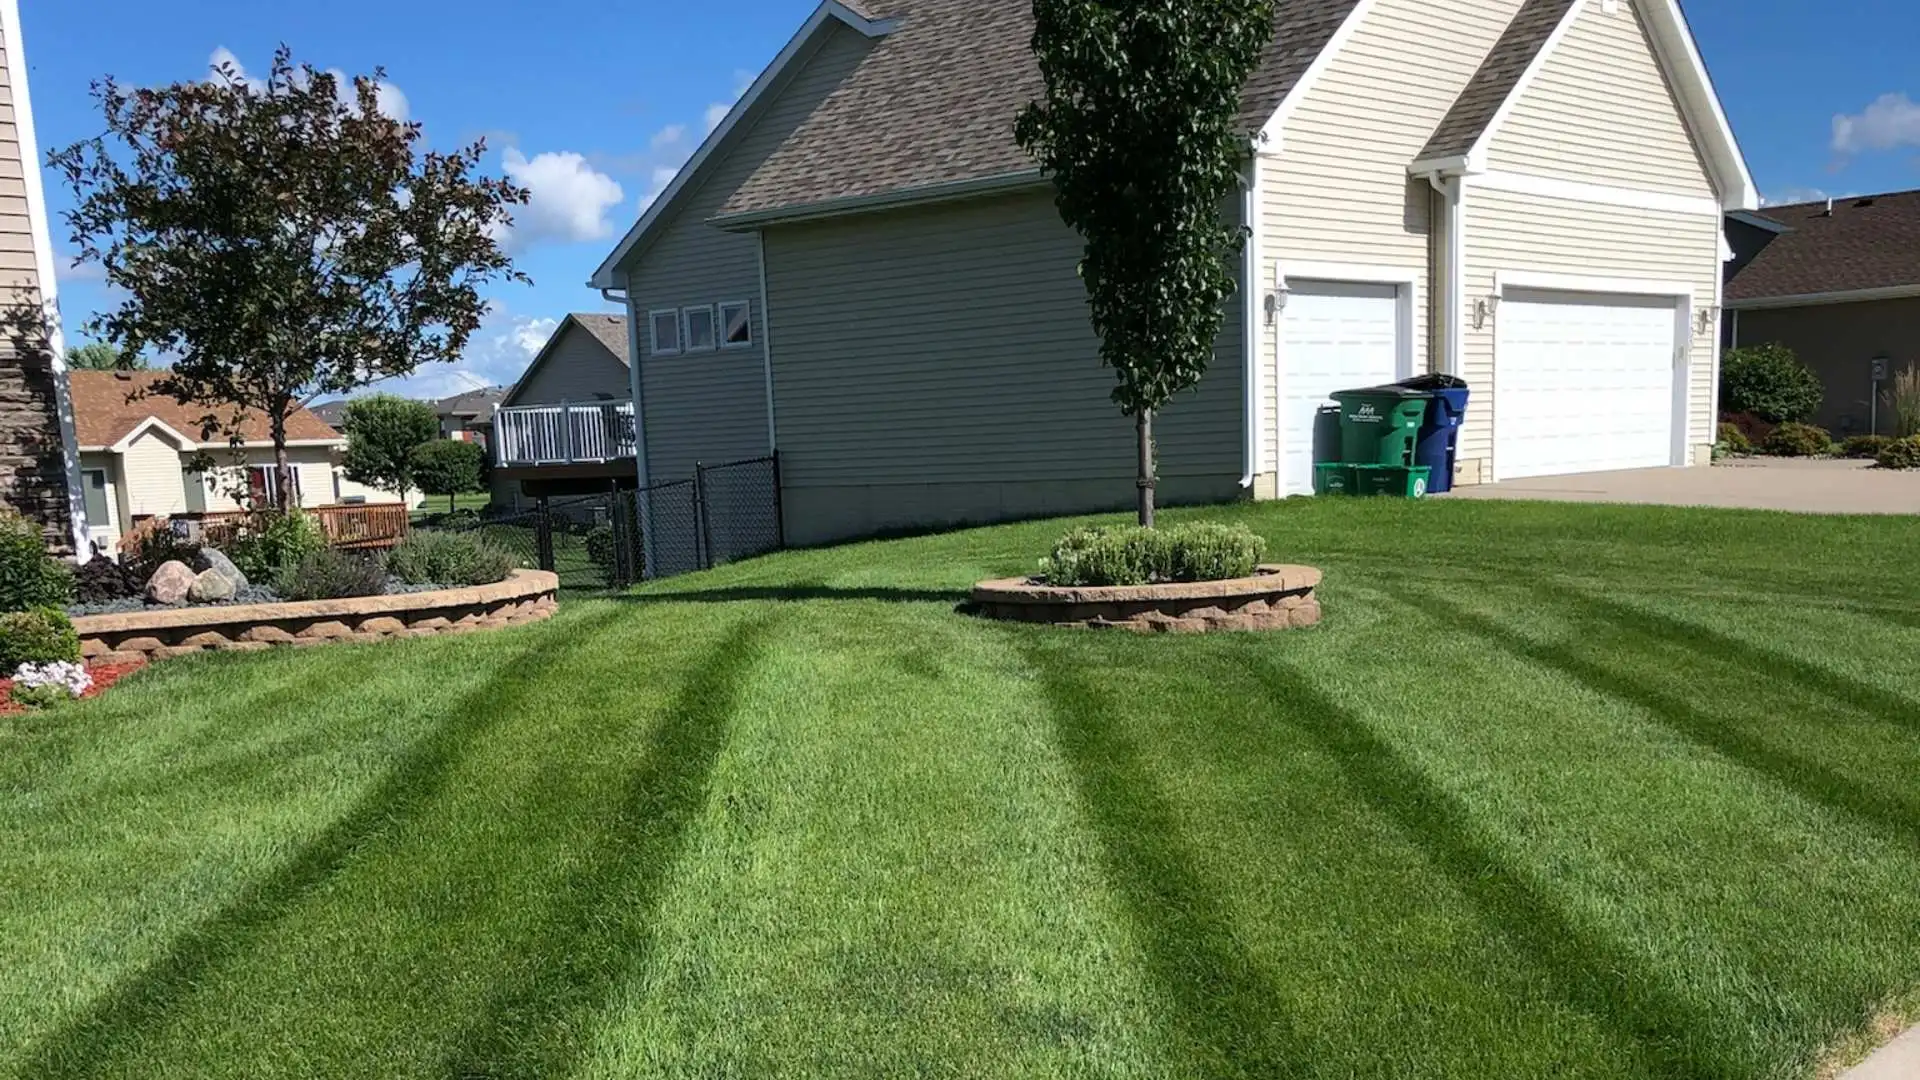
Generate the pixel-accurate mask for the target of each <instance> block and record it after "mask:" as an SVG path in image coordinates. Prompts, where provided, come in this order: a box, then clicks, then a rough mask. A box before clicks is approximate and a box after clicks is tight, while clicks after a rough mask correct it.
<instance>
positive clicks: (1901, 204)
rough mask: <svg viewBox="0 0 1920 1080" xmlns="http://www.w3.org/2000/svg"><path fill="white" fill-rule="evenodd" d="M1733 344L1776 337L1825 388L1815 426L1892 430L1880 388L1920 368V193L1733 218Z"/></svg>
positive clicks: (1729, 337)
mask: <svg viewBox="0 0 1920 1080" xmlns="http://www.w3.org/2000/svg"><path fill="white" fill-rule="evenodd" d="M1727 236H1728V239H1729V240H1731V241H1732V243H1733V249H1734V259H1733V261H1732V262H1731V263H1729V264H1728V273H1727V312H1728V317H1727V324H1726V331H1725V333H1726V343H1727V344H1728V345H1763V344H1767V343H1769V342H1778V343H1780V344H1782V345H1785V346H1787V347H1788V348H1790V349H1792V350H1793V351H1794V352H1795V353H1797V354H1799V356H1800V359H1801V360H1803V361H1805V362H1806V364H1807V365H1808V366H1809V367H1811V368H1812V369H1813V370H1814V371H1815V372H1816V373H1818V374H1819V376H1820V379H1821V381H1822V382H1823V383H1825V384H1826V388H1827V396H1826V400H1825V402H1824V403H1823V404H1822V405H1821V408H1820V412H1819V414H1818V415H1816V416H1815V417H1814V418H1813V419H1814V422H1815V423H1817V424H1819V425H1820V426H1822V427H1824V428H1827V429H1828V430H1830V431H1833V432H1834V433H1835V434H1839V435H1851V434H1856V433H1863V432H1872V431H1874V430H1875V428H1876V427H1877V428H1878V430H1879V431H1880V432H1883V433H1891V430H1892V429H1891V428H1890V427H1889V424H1890V422H1891V418H1890V417H1889V416H1888V414H1887V409H1886V408H1884V407H1883V406H1882V405H1881V404H1880V403H1879V397H1880V391H1881V390H1883V389H1884V388H1885V386H1886V384H1885V382H1884V381H1882V382H1876V381H1875V379H1874V376H1875V374H1881V375H1883V376H1884V377H1886V378H1891V377H1892V376H1893V375H1894V374H1896V373H1898V372H1899V371H1900V370H1902V369H1903V368H1908V367H1912V366H1914V365H1915V364H1920V191H1903V192H1898V193H1895V194H1890V195H1862V196H1854V197H1851V198H1846V199H1833V200H1830V201H1828V200H1823V201H1821V202H1811V203H1795V204H1792V205H1788V206H1769V207H1767V208H1766V209H1765V210H1764V211H1761V212H1760V213H1756V214H1748V213H1736V214H1732V215H1729V217H1728V222H1727Z"/></svg>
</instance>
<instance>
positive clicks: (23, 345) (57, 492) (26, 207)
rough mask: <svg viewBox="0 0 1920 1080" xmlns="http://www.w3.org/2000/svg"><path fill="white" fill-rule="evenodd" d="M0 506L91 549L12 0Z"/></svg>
mask: <svg viewBox="0 0 1920 1080" xmlns="http://www.w3.org/2000/svg"><path fill="white" fill-rule="evenodd" d="M0 320H4V323H5V325H4V327H0V505H4V506H7V507H10V508H12V509H14V510H18V511H20V512H21V513H23V514H26V515H27V516H29V517H31V518H33V519H35V520H36V521H38V522H40V524H41V526H42V528H43V530H44V531H45V534H46V538H47V545H48V546H49V547H50V548H51V549H53V550H54V551H57V552H60V553H62V554H67V553H78V554H79V555H80V556H81V557H82V558H84V557H85V556H86V554H87V551H88V548H87V544H86V540H85V538H86V535H87V522H86V517H85V513H84V510H85V505H84V502H83V501H82V499H81V494H80V478H79V456H78V454H77V453H76V451H75V443H74V434H73V419H72V410H71V408H70V407H69V404H68V401H67V393H68V388H67V381H66V361H65V359H64V352H65V343H64V342H63V341H62V340H61V335H60V319H59V306H58V297H57V295H56V285H55V267H54V255H53V242H52V237H51V236H50V235H49V234H48V230H47V203H46V198H45V194H44V192H43V191H42V190H41V184H40V150H39V146H38V145H37V143H36V141H35V138H34V130H33V106H32V104H31V102H30V100H29V95H28V91H27V61H26V55H25V53H24V52H23V50H22V47H21V37H20V9H19V4H18V2H17V0H0Z"/></svg>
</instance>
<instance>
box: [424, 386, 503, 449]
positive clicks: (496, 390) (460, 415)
mask: <svg viewBox="0 0 1920 1080" xmlns="http://www.w3.org/2000/svg"><path fill="white" fill-rule="evenodd" d="M506 396H507V391H506V390H505V388H503V387H498V386H488V387H483V388H481V389H479V390H468V391H467V392H466V393H464V394H455V395H453V396H452V397H446V398H441V399H440V400H439V401H436V402H434V405H433V411H434V412H437V413H439V414H440V437H441V438H443V439H458V440H459V441H461V442H475V443H479V444H481V445H482V446H485V445H486V442H487V432H488V431H490V430H492V428H493V410H494V409H496V408H498V407H499V405H500V402H501V400H502V399H504V398H505V397H506Z"/></svg>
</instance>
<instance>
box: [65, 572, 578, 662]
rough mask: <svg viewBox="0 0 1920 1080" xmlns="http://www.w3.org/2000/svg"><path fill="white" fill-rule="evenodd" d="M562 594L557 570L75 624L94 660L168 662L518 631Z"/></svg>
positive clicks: (87, 618)
mask: <svg viewBox="0 0 1920 1080" xmlns="http://www.w3.org/2000/svg"><path fill="white" fill-rule="evenodd" d="M559 587H560V578H559V575H557V574H554V573H552V572H550V571H546V570H515V571H514V572H513V576H512V577H509V578H508V579H507V580H505V581H502V582H498V583H496V584H493V585H476V586H473V587H471V588H464V589H441V590H438V591H436V592H423V593H395V594H392V595H387V596H357V597H353V598H351V599H347V600H306V601H297V602H290V603H284V604H230V605H224V606H210V607H185V608H163V609H159V610H155V611H130V612H124V613H121V614H115V615H83V616H81V617H79V618H77V619H74V620H73V628H74V629H75V630H76V631H78V632H79V634H80V654H81V656H82V657H84V658H85V659H87V660H88V661H93V662H100V663H130V662H133V661H135V660H142V659H145V660H166V659H169V658H171V657H175V656H184V655H186V654H188V653H197V652H207V651H210V650H219V649H232V650H240V651H257V650H261V649H271V648H273V647H274V646H276V645H301V646H304V645H326V644H329V643H331V642H337V641H385V640H388V639H390V638H413V637H429V636H431V635H434V634H463V633H468V632H471V631H474V630H493V629H497V628H500V627H505V626H518V625H519V624H521V623H528V622H537V621H539V620H541V619H546V618H551V617H552V615H553V613H554V611H555V610H557V607H558V604H557V602H556V600H555V599H554V593H555V592H556V590H558V589H559Z"/></svg>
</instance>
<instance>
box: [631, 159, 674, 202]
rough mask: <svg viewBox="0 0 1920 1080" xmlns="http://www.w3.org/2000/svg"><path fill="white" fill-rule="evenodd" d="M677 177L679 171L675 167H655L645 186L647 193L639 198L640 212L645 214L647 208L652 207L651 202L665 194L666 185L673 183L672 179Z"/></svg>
mask: <svg viewBox="0 0 1920 1080" xmlns="http://www.w3.org/2000/svg"><path fill="white" fill-rule="evenodd" d="M679 175H680V170H679V168H677V167H675V166H672V165H657V166H655V167H654V170H653V176H652V179H651V180H650V182H649V183H648V185H647V193H646V194H645V195H642V196H640V212H641V213H645V212H646V210H647V207H649V206H652V205H653V200H655V199H657V198H659V197H660V196H661V195H662V194H663V193H665V192H666V190H667V185H669V184H671V183H673V178H674V177H676V176H679Z"/></svg>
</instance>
